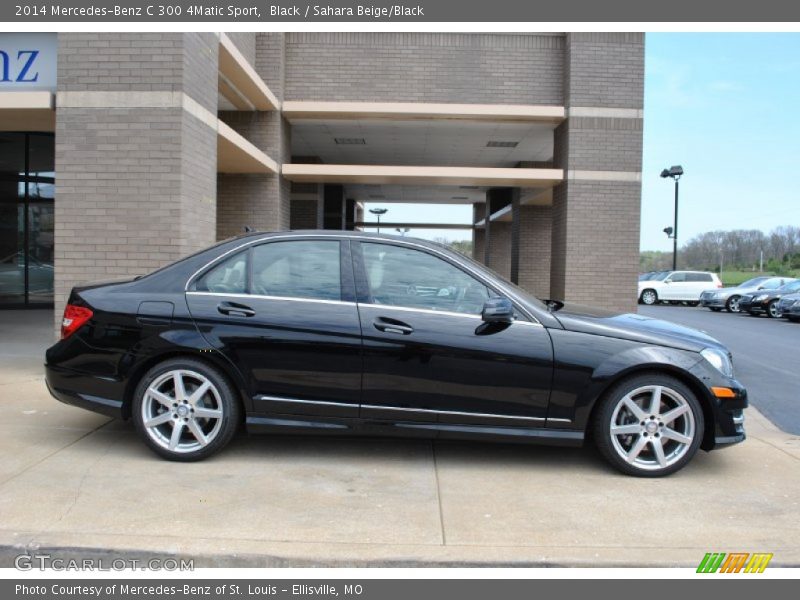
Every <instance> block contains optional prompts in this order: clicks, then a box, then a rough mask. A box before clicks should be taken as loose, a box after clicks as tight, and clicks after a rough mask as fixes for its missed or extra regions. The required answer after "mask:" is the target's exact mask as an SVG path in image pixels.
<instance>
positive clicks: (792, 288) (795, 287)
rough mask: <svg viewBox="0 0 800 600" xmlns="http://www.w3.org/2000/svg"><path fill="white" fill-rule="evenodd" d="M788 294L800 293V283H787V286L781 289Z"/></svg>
mask: <svg viewBox="0 0 800 600" xmlns="http://www.w3.org/2000/svg"><path fill="white" fill-rule="evenodd" d="M781 291H783V292H784V293H786V294H794V293H795V292H797V291H800V281H792V282H791V283H787V284H786V285H785V286H783V287H782V288H781Z"/></svg>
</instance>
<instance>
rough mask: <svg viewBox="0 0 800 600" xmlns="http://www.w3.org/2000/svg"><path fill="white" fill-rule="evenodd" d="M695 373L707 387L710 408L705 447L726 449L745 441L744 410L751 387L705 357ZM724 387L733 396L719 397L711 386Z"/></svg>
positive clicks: (693, 372)
mask: <svg viewBox="0 0 800 600" xmlns="http://www.w3.org/2000/svg"><path fill="white" fill-rule="evenodd" d="M690 371H691V373H692V374H693V375H694V376H695V377H697V378H698V379H699V380H700V382H702V384H703V386H704V388H705V390H704V392H705V393H704V396H705V399H706V408H707V409H708V410H707V411H704V412H705V413H706V414H705V416H706V419H705V420H706V424H705V434H704V435H703V443H702V444H701V446H700V447H701V448H702V449H703V450H712V449H715V448H725V447H727V446H731V445H733V444H738V443H739V442H743V441H744V440H745V438H746V435H745V430H744V409H745V408H747V406H748V405H749V400H748V397H747V389H745V387H744V386H743V385H742V384H741V383H739V382H738V381H737V380H736V379H733V378H730V377H726V376H725V375H723V374H722V373H720V372H719V371H717V370H716V369H715V368H714V367H712V366H711V365H710V364H708V363H707V361H705V360H701V361H700V362H698V363H697V364H696V365H695V366H694V367H692V368H691V369H690ZM712 387H722V388H727V389H729V390H731V391H732V392H733V397H731V398H718V397H717V396H715V395H714V393H713V392H712V390H711V388H712Z"/></svg>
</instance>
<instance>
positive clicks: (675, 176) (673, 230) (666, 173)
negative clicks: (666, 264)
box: [661, 165, 683, 271]
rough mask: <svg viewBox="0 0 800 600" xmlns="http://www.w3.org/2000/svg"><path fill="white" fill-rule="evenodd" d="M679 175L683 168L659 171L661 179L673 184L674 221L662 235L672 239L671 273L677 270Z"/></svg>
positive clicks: (675, 166) (676, 166) (674, 167)
mask: <svg viewBox="0 0 800 600" xmlns="http://www.w3.org/2000/svg"><path fill="white" fill-rule="evenodd" d="M681 175H683V167H682V166H680V165H673V166H671V167H670V168H669V169H664V170H663V171H661V177H663V178H664V179H666V178H667V177H671V178H672V180H673V181H674V182H675V221H674V222H673V225H672V227H667V228H665V229H664V233H666V234H667V237H671V238H672V270H673V271H675V270H677V268H678V180H679V179H680V178H681ZM667 230H670V231H667Z"/></svg>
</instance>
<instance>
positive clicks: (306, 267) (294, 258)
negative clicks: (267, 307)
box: [250, 240, 342, 300]
mask: <svg viewBox="0 0 800 600" xmlns="http://www.w3.org/2000/svg"><path fill="white" fill-rule="evenodd" d="M339 263H340V255H339V242H338V240H298V241H291V242H271V243H266V244H261V245H260V246H256V247H255V248H253V280H252V282H251V284H250V288H251V293H253V294H259V295H262V296H278V297H281V298H308V299H312V300H341V299H342V282H341V272H340V267H339Z"/></svg>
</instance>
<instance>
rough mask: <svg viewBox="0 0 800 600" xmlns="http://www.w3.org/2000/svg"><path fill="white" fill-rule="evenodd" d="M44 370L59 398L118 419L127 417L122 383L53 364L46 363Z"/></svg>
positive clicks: (46, 380)
mask: <svg viewBox="0 0 800 600" xmlns="http://www.w3.org/2000/svg"><path fill="white" fill-rule="evenodd" d="M44 372H45V383H46V384H47V390H48V391H49V392H50V395H51V396H53V398H55V399H56V400H58V401H60V402H63V403H64V404H69V405H70V406H77V407H79V408H84V409H86V410H91V411H93V412H96V413H100V414H103V415H107V416H109V417H114V418H116V419H121V418H123V413H122V406H123V400H122V395H121V393H120V391H121V390H120V387H121V384H120V382H118V381H115V380H110V379H104V378H99V377H92V376H90V375H86V374H85V373H79V372H77V371H73V370H72V369H65V368H63V367H54V366H52V365H45V366H44Z"/></svg>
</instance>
